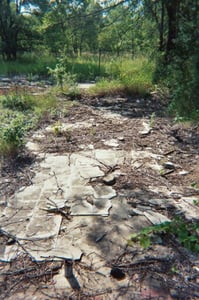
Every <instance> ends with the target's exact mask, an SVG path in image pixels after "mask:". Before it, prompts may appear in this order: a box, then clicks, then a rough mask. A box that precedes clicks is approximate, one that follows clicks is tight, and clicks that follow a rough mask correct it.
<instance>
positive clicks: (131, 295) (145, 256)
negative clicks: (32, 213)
mask: <svg viewBox="0 0 199 300" xmlns="http://www.w3.org/2000/svg"><path fill="white" fill-rule="evenodd" d="M61 101H62V105H63V107H64V102H65V101H66V99H64V98H63V99H62V100H61ZM166 106H167V103H165V102H164V101H163V100H161V99H159V98H158V97H157V96H153V97H151V98H150V99H132V98H127V97H125V96H117V97H112V96H111V97H108V96H107V97H103V98H89V97H87V96H86V95H84V96H82V98H81V99H80V100H79V101H78V102H75V104H74V105H72V106H71V107H70V108H68V110H67V112H66V113H63V112H61V113H60V116H57V118H55V119H53V120H49V119H48V123H49V124H57V122H59V123H62V124H65V123H69V122H70V123H74V124H76V123H81V122H86V121H87V120H88V119H89V120H92V127H88V128H85V127H84V128H83V129H82V128H81V127H78V126H77V127H76V128H75V127H73V128H72V129H71V130H70V129H69V130H68V131H67V132H65V133H64V134H62V133H58V134H55V133H53V132H49V133H48V134H46V136H45V139H44V140H42V144H41V151H42V152H46V153H65V152H68V153H73V152H77V151H79V150H81V149H82V147H83V146H82V145H91V147H94V148H96V149H100V148H101V149H106V148H107V149H108V148H110V145H106V143H104V142H105V141H107V140H109V141H111V142H112V143H113V144H114V142H115V141H117V142H118V145H116V147H117V149H118V150H126V151H130V150H131V149H132V148H133V149H134V150H135V151H136V150H145V149H150V151H151V152H152V153H155V154H160V155H161V156H163V158H162V165H165V168H163V171H162V172H160V173H159V175H158V176H157V172H155V171H154V170H153V169H150V168H147V167H146V165H147V159H143V160H141V161H140V160H139V161H137V162H136V163H137V167H136V168H134V169H132V168H131V167H130V166H129V162H128V161H126V162H125V163H124V164H123V166H122V169H121V170H120V171H121V172H123V174H124V175H123V176H121V177H119V179H118V180H117V181H116V182H115V184H114V188H115V189H116V190H117V191H118V192H121V191H123V192H126V193H128V194H129V196H128V201H129V204H130V205H132V207H136V206H137V205H142V206H146V207H147V206H148V205H149V204H148V202H147V199H148V198H149V197H150V198H152V199H155V198H156V197H158V198H159V199H161V198H165V195H164V192H162V194H161V193H159V194H158V195H157V193H156V191H155V188H154V189H153V188H151V187H155V186H165V187H167V188H168V189H169V188H170V189H171V190H172V187H173V186H177V187H178V190H179V191H180V195H179V194H173V197H174V198H175V199H178V197H181V196H183V197H189V196H193V197H198V195H199V189H198V188H199V172H198V170H199V159H198V158H199V127H198V125H197V124H195V125H190V124H189V125H187V124H175V123H174V121H173V119H171V118H169V117H168V116H167V115H166ZM103 112H106V117H103ZM107 113H109V114H110V117H107ZM104 115H105V114H104ZM145 121H147V122H148V123H150V126H151V129H150V130H149V131H147V132H141V128H142V127H143V122H145ZM44 127H46V123H45V122H44V123H43V124H41V128H40V130H41V132H42V130H43V128H44ZM36 160H37V156H36V155H34V154H32V153H30V152H28V151H27V150H24V152H23V153H21V154H19V155H18V157H15V158H12V159H4V160H3V161H2V163H1V178H0V182H1V187H0V192H1V198H2V199H1V200H3V199H5V198H6V197H9V196H11V195H12V194H13V193H14V192H15V191H16V190H18V189H20V187H21V186H26V185H31V178H33V177H34V172H33V170H32V167H31V166H32V164H33V162H35V161H36ZM170 163H171V164H170ZM138 189H139V190H141V191H142V193H137V194H136V190H138ZM132 191H134V193H132ZM194 205H195V206H194ZM194 205H193V211H194V207H198V203H195V204H194ZM155 209H156V210H157V211H158V212H161V213H162V214H165V215H166V216H167V217H169V218H173V217H175V216H180V217H181V218H182V219H184V218H185V215H184V214H183V213H182V212H181V211H180V209H179V210H177V209H176V208H174V207H169V206H167V207H166V208H165V207H159V206H158V205H156V208H155ZM198 219H199V216H198V218H197V220H195V221H198ZM189 222H192V221H191V220H190V221H189ZM141 227H142V226H141ZM0 242H1V244H9V243H12V242H13V240H12V237H10V236H6V235H5V234H4V233H3V232H1V234H0ZM161 245H162V249H163V251H164V247H163V246H164V245H167V247H168V249H169V250H168V249H167V250H168V252H167V256H164V255H162V254H161V253H160V252H159V251H160V248H157V245H156V244H154V245H152V246H151V247H150V248H149V249H147V250H143V249H142V248H140V247H139V246H136V247H133V248H132V247H128V246H127V247H126V250H124V251H122V252H121V253H118V255H116V256H115V257H112V259H109V261H108V262H107V266H108V267H109V268H110V270H111V272H110V275H111V276H112V277H113V278H114V279H115V280H116V281H117V280H118V290H119V292H118V293H117V296H113V295H114V293H113V291H111V290H110V291H109V290H104V289H103V286H102V288H101V290H97V291H96V290H93V291H92V289H90V291H88V290H86V289H84V288H83V289H81V290H79V289H78V288H77V287H76V288H74V291H73V292H72V293H71V294H70V295H68V294H64V293H62V292H60V293H59V291H57V290H56V291H54V290H53V280H54V279H53V278H54V275H55V274H58V273H59V270H60V269H61V267H62V265H63V263H58V262H43V263H37V262H33V261H32V260H31V259H30V257H28V256H27V254H24V255H23V256H19V257H18V259H16V260H15V261H13V262H11V263H5V262H0V273H1V275H2V276H1V280H0V299H71V300H73V299H74V300H76V299H92V300H103V299H167V300H172V299H187V300H188V299H190V300H191V299H199V288H198V284H199V265H198V264H197V262H198V259H197V255H196V254H194V253H191V252H190V251H188V250H186V249H185V248H183V247H182V245H180V243H179V242H178V241H177V240H176V239H175V238H174V237H173V236H172V235H168V234H165V235H161ZM135 256H139V257H140V259H139V260H137V262H133V258H134V257H135ZM74 269H75V270H76V272H77V274H78V275H79V276H80V277H81V276H82V277H83V278H87V280H88V281H89V278H92V274H93V273H92V272H93V271H92V268H91V266H90V269H89V268H88V266H86V265H84V264H83V263H82V262H81V261H80V262H76V263H75V265H74ZM124 278H128V280H129V291H128V293H127V288H126V287H123V286H122V284H121V282H122V280H123V279H124ZM132 283H133V287H132V285H131V284H132ZM49 287H50V292H49ZM27 291H28V292H27Z"/></svg>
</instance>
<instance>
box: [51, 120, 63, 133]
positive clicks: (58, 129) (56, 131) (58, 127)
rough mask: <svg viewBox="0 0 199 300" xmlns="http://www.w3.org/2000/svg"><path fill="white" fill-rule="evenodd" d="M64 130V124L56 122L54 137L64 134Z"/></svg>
mask: <svg viewBox="0 0 199 300" xmlns="http://www.w3.org/2000/svg"><path fill="white" fill-rule="evenodd" d="M62 131H63V128H62V124H61V123H60V122H56V123H55V124H54V125H53V126H52V132H53V134H54V135H56V136H59V135H61V134H62Z"/></svg>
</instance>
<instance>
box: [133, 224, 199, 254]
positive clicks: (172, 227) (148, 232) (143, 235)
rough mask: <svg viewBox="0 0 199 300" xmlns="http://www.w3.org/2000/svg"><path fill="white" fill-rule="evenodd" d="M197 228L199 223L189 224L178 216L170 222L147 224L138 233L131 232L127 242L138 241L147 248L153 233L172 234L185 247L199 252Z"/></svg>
mask: <svg viewBox="0 0 199 300" xmlns="http://www.w3.org/2000/svg"><path fill="white" fill-rule="evenodd" d="M198 229H199V223H192V224H190V223H187V222H185V221H184V220H181V219H180V218H176V219H174V220H172V221H171V222H164V223H161V224H158V225H154V226H149V227H146V228H144V229H142V230H141V231H140V232H139V233H134V234H132V235H131V237H130V241H129V244H131V242H136V241H138V242H139V243H140V245H141V247H143V248H145V249H147V248H148V247H149V246H150V245H151V241H152V236H153V235H157V234H161V235H162V234H172V235H173V236H175V237H176V238H177V239H178V240H179V242H180V243H181V244H182V245H183V246H184V247H185V248H187V249H189V250H191V251H193V252H196V253H199V243H198V240H199V238H198Z"/></svg>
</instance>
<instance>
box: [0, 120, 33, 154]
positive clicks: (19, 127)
mask: <svg viewBox="0 0 199 300" xmlns="http://www.w3.org/2000/svg"><path fill="white" fill-rule="evenodd" d="M29 128H30V123H29V122H28V121H27V120H26V117H25V116H24V115H23V114H18V115H17V116H15V118H12V117H11V118H10V122H9V123H7V124H1V125H0V153H1V154H2V155H3V154H7V155H8V154H9V155H10V154H15V153H16V152H18V151H19V150H20V148H21V147H22V146H23V144H24V135H25V133H26V132H27V130H28V129H29Z"/></svg>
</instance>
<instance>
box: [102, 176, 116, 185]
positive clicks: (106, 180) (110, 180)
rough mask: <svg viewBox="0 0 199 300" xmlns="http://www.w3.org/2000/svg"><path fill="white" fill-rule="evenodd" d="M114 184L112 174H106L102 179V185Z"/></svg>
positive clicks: (114, 180)
mask: <svg viewBox="0 0 199 300" xmlns="http://www.w3.org/2000/svg"><path fill="white" fill-rule="evenodd" d="M115 182H116V179H115V176H114V175H113V174H108V175H106V176H105V177H104V178H103V183H104V184H106V185H114V184H115Z"/></svg>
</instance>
